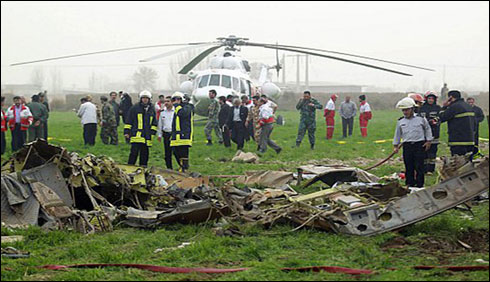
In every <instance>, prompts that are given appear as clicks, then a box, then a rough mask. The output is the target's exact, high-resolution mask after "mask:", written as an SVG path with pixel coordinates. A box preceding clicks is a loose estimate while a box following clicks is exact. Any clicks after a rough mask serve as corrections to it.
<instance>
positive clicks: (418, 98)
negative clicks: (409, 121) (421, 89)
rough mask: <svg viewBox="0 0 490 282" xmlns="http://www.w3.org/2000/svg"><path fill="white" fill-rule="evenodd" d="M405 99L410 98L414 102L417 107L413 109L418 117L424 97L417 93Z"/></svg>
mask: <svg viewBox="0 0 490 282" xmlns="http://www.w3.org/2000/svg"><path fill="white" fill-rule="evenodd" d="M407 97H409V98H412V99H413V100H414V101H415V104H416V105H417V107H416V108H415V115H418V114H419V110H420V107H422V106H423V105H424V96H422V95H421V94H419V93H410V94H408V96H407Z"/></svg>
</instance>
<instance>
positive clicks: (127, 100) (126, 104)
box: [119, 91, 133, 144]
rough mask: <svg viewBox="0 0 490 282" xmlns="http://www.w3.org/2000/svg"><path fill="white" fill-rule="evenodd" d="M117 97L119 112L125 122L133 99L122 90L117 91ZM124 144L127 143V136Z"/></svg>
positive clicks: (125, 122)
mask: <svg viewBox="0 0 490 282" xmlns="http://www.w3.org/2000/svg"><path fill="white" fill-rule="evenodd" d="M119 97H120V99H121V103H120V104H119V114H120V115H121V116H122V120H123V122H124V124H127V121H128V114H129V110H130V109H131V107H132V106H133V101H132V100H131V96H129V94H128V93H123V92H122V91H120V92H119ZM126 144H129V139H128V138H126Z"/></svg>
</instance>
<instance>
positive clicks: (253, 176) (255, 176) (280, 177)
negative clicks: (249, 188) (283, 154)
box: [236, 171, 293, 188]
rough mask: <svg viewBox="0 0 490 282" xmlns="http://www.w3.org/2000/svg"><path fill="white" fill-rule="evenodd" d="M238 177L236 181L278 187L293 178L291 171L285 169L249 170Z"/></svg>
mask: <svg viewBox="0 0 490 282" xmlns="http://www.w3.org/2000/svg"><path fill="white" fill-rule="evenodd" d="M245 174H246V175H245V176H242V177H239V178H238V179H237V181H236V182H237V183H240V184H245V185H259V186H263V187H271V188H279V187H281V186H284V185H286V184H288V183H289V182H290V181H291V180H293V173H292V172H287V171H249V172H246V173H245Z"/></svg>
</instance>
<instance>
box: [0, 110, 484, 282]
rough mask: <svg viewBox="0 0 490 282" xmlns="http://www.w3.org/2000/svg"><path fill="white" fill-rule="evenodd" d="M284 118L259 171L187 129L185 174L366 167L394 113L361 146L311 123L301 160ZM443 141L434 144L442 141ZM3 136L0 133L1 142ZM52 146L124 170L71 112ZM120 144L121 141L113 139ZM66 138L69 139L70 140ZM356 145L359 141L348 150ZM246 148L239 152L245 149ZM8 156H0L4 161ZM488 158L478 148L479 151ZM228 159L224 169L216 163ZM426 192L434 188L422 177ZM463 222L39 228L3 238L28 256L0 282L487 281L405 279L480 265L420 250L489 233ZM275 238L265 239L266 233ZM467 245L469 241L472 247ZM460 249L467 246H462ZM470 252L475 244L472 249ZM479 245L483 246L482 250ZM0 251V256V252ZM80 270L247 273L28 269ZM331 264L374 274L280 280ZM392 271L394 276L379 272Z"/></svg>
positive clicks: (55, 130)
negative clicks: (391, 226) (376, 227)
mask: <svg viewBox="0 0 490 282" xmlns="http://www.w3.org/2000/svg"><path fill="white" fill-rule="evenodd" d="M281 114H283V115H284V116H285V118H286V125H285V126H276V128H275V130H274V132H273V139H274V140H276V141H277V142H278V143H279V144H280V145H281V146H282V147H283V148H284V151H283V152H282V153H281V154H280V155H279V156H278V155H276V154H275V152H273V151H272V150H269V151H268V152H267V153H266V154H264V156H263V157H262V158H261V161H260V163H259V164H256V165H251V164H239V163H231V162H230V161H229V159H231V158H232V157H233V155H234V153H235V149H234V148H235V146H234V147H233V149H225V148H223V147H220V146H217V145H215V146H213V147H207V146H205V142H204V140H205V138H204V133H203V123H201V124H198V125H197V126H196V134H195V139H196V142H195V145H194V146H193V148H192V149H191V169H192V170H193V171H197V172H200V173H202V174H204V175H210V174H242V173H243V172H245V171H247V170H257V169H284V170H289V171H294V170H295V169H296V167H297V166H298V165H300V164H305V163H308V162H309V161H312V160H321V159H326V158H328V159H332V160H341V161H344V162H346V163H352V164H357V162H356V159H358V158H363V160H364V159H365V165H366V166H369V165H370V164H374V163H375V162H376V161H377V160H379V159H381V158H384V157H386V156H387V155H388V154H389V153H390V152H391V147H392V146H391V142H385V143H380V144H377V143H374V141H376V140H385V139H391V138H392V136H393V130H394V126H395V122H396V120H397V118H398V117H399V116H400V114H399V113H398V112H395V111H386V112H375V117H374V120H373V121H372V122H371V123H370V125H369V137H368V138H367V139H362V138H361V137H360V133H359V128H358V123H356V128H355V133H354V136H353V137H352V138H350V139H347V140H345V141H346V142H347V144H343V145H341V144H338V143H337V141H344V140H343V139H342V138H341V127H340V124H339V121H338V124H337V128H336V130H335V136H334V140H330V141H327V140H325V138H324V135H325V126H324V121H322V120H321V119H320V117H319V118H318V130H317V149H316V150H315V151H311V150H310V149H309V146H308V141H307V140H304V141H303V145H302V146H301V148H299V149H296V148H295V149H292V148H291V146H292V145H294V143H295V138H296V132H297V126H298V113H296V112H282V113H281ZM483 125H484V126H482V127H481V135H482V137H485V138H488V126H487V123H486V122H485V123H483ZM442 131H443V132H444V134H443V136H442V138H441V140H443V141H445V140H447V138H446V135H445V131H446V129H445V126H444V128H443V129H442ZM7 135H8V137H9V135H10V134H7ZM50 135H51V136H52V137H54V139H53V140H52V143H55V144H59V145H62V146H64V147H66V148H67V149H68V150H70V151H75V152H78V153H80V154H82V155H84V154H86V153H92V154H95V155H102V154H104V155H108V156H111V157H112V158H114V159H115V160H116V161H118V162H121V163H125V162H126V161H127V157H128V154H129V146H127V145H125V144H121V145H119V146H117V147H115V146H105V145H103V144H102V143H101V142H100V139H99V138H98V140H97V145H96V146H95V147H93V148H89V147H84V145H83V139H82V132H81V126H80V124H79V122H78V119H77V118H76V117H75V114H74V113H52V115H51V119H50ZM121 136H122V133H121ZM67 139H71V140H70V141H69V140H67ZM357 142H365V144H358V143H357ZM255 147H256V146H255V144H252V143H249V144H247V145H246V147H245V149H246V150H249V151H254V150H255ZM9 153H10V152H7V154H6V155H5V156H3V157H2V159H3V160H5V158H6V157H8V155H9ZM447 153H448V148H447V147H446V146H445V145H442V146H441V150H440V154H439V155H444V154H445V155H447ZM485 153H486V154H488V149H487V150H486V151H485ZM225 160H228V161H225ZM150 165H154V166H164V160H163V149H162V146H161V145H160V144H159V145H156V146H155V147H154V148H153V149H152V150H151V158H150ZM402 167H403V166H402V163H401V161H397V162H395V163H394V164H392V165H386V166H382V167H380V168H378V169H377V170H374V173H375V174H377V175H379V176H382V175H386V174H391V173H394V172H398V171H400V170H401V169H402ZM427 180H428V182H429V183H433V182H434V181H435V179H434V177H429V178H428V179H427ZM474 212H475V214H476V216H475V218H474V219H473V220H468V219H463V218H461V216H462V215H463V213H462V212H460V211H457V210H451V211H448V212H446V213H443V214H441V215H439V216H436V217H433V218H430V219H428V220H426V221H423V222H420V223H418V224H415V225H412V226H409V227H407V228H405V229H403V230H402V231H400V232H399V233H395V232H390V233H386V234H382V235H378V236H373V237H367V238H366V237H353V236H345V235H335V234H331V233H326V232H322V231H316V230H310V229H305V230H300V231H297V232H295V233H286V231H289V230H291V229H292V228H293V227H292V226H287V225H278V226H274V227H273V228H272V229H271V230H264V229H263V228H261V227H253V226H242V227H241V228H242V231H243V232H245V233H246V236H243V237H233V238H232V237H217V236H216V235H214V233H213V231H212V227H213V225H214V222H210V223H208V224H200V225H169V226H166V227H165V228H161V229H158V230H156V231H147V230H138V229H132V228H122V227H117V228H116V230H115V231H114V232H112V233H106V234H95V235H90V236H85V235H81V234H79V233H75V232H66V231H54V232H49V233H48V232H44V231H42V230H40V229H39V228H29V229H27V230H15V231H11V230H6V229H3V228H2V235H14V234H15V235H24V236H25V241H24V242H18V243H14V244H12V246H13V247H15V248H17V249H21V250H26V251H30V252H31V257H30V258H28V259H18V260H11V259H4V258H2V262H1V268H2V272H1V278H2V280H143V279H144V280H488V275H489V272H488V271H479V272H462V273H453V272H448V271H441V270H433V271H415V270H413V269H411V266H414V265H450V264H454V265H477V264H478V263H476V262H475V260H476V259H484V260H486V261H488V260H489V254H488V241H487V242H486V250H483V249H473V250H471V251H468V250H465V249H463V248H457V249H456V250H453V251H454V252H448V251H447V250H444V249H437V248H435V249H434V250H432V249H430V250H427V248H426V247H423V246H425V245H424V243H426V242H431V241H433V240H437V241H443V242H449V243H452V244H456V243H455V242H456V240H457V239H458V238H460V237H461V236H462V235H463V234H465V233H466V232H468V231H471V230H485V232H486V233H488V229H489V209H488V203H486V204H482V205H479V206H477V207H475V208H474ZM283 232H284V233H285V234H283V235H270V234H271V233H274V234H277V233H283ZM399 236H403V237H405V239H406V240H407V241H408V242H409V243H410V245H406V246H403V248H401V249H396V248H391V249H385V248H383V247H382V245H383V244H384V243H386V242H389V241H390V240H392V239H393V238H396V237H399ZM475 240H476V239H475ZM189 241H192V242H194V244H193V245H191V246H188V247H186V248H184V249H179V250H174V251H164V252H160V253H157V254H154V253H153V251H154V250H155V249H157V248H169V247H176V246H178V245H180V244H181V243H183V242H189ZM467 243H469V244H470V245H471V244H473V242H467ZM475 244H476V243H475ZM484 245H485V244H484ZM2 247H5V245H4V244H2ZM80 263H143V264H156V265H162V266H182V267H218V268H236V267H250V268H252V269H251V270H249V271H246V272H242V273H234V274H226V275H202V274H179V275H168V274H156V273H151V272H148V271H142V270H134V269H119V268H109V269H73V270H69V271H48V270H41V269H38V268H36V266H40V265H45V264H80ZM313 265H331V266H342V267H352V268H361V269H371V270H374V271H376V273H375V274H374V275H369V276H358V277H356V276H349V275H342V274H328V273H294V272H291V273H284V272H281V271H279V270H278V268H281V267H303V266H313ZM388 268H396V269H397V270H387V269H388Z"/></svg>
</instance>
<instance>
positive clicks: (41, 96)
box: [39, 90, 51, 140]
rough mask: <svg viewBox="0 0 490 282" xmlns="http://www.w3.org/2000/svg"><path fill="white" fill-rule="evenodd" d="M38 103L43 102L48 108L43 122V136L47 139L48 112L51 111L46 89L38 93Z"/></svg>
mask: <svg viewBox="0 0 490 282" xmlns="http://www.w3.org/2000/svg"><path fill="white" fill-rule="evenodd" d="M39 103H41V104H43V105H44V106H45V107H46V109H47V110H48V117H47V118H46V122H44V124H43V130H44V132H43V138H44V140H48V120H49V112H50V111H51V110H50V108H49V103H48V91H46V90H44V92H41V93H39Z"/></svg>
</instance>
